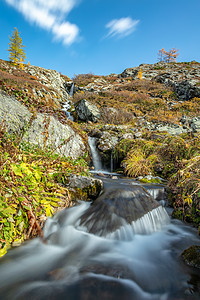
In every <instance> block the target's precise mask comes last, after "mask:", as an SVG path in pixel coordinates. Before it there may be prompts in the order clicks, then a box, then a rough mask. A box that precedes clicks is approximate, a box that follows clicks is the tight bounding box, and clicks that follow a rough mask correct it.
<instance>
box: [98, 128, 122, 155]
mask: <svg viewBox="0 0 200 300" xmlns="http://www.w3.org/2000/svg"><path fill="white" fill-rule="evenodd" d="M117 143H118V135H117V134H116V133H113V134H111V133H110V132H108V131H104V132H103V134H102V136H101V138H100V139H99V140H98V149H99V150H100V151H103V152H105V151H112V150H113V148H114V147H115V146H116V145H117Z"/></svg>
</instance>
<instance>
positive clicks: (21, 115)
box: [0, 92, 31, 135]
mask: <svg viewBox="0 0 200 300" xmlns="http://www.w3.org/2000/svg"><path fill="white" fill-rule="evenodd" d="M30 119H31V113H30V112H29V110H28V109H27V108H26V107H25V106H24V105H22V104H21V103H20V102H19V101H17V100H16V99H15V98H14V97H10V96H8V95H6V94H5V93H4V92H0V124H1V123H2V122H3V123H4V127H5V128H6V131H7V132H8V133H9V134H13V133H14V134H17V135H21V134H22V133H23V131H24V130H25V128H27V126H28V125H29V122H30Z"/></svg>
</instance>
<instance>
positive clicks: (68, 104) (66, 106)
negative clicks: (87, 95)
mask: <svg viewBox="0 0 200 300" xmlns="http://www.w3.org/2000/svg"><path fill="white" fill-rule="evenodd" d="M73 94H74V83H72V86H71V88H70V92H69V96H70V97H73ZM70 109H71V102H70V100H67V101H66V102H65V103H64V105H63V109H62V110H63V111H64V112H65V113H66V116H67V119H68V120H71V121H74V118H73V116H72V115H71V113H70Z"/></svg>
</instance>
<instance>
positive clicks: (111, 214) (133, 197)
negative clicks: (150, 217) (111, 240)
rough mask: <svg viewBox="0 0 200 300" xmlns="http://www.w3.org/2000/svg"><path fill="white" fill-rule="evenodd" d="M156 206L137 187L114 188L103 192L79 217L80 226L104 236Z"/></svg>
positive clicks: (143, 191) (140, 188)
mask: <svg viewBox="0 0 200 300" xmlns="http://www.w3.org/2000/svg"><path fill="white" fill-rule="evenodd" d="M158 206H159V204H158V202H157V201H155V200H154V199H153V197H151V196H150V194H149V193H148V192H147V191H146V190H145V189H144V188H142V187H141V186H139V185H135V186H132V187H130V188H128V187H127V188H126V189H123V188H121V187H119V188H117V187H115V188H111V189H109V190H107V191H105V192H104V193H103V194H102V195H101V196H100V197H99V198H98V199H97V200H96V201H95V202H94V203H93V204H92V205H91V206H90V207H89V209H88V210H87V211H86V212H85V213H84V214H83V215H82V217H81V225H83V226H85V227H86V228H87V230H88V231H89V232H91V233H94V234H96V235H99V236H106V235H107V234H110V233H112V232H114V231H116V230H117V229H119V228H120V227H121V226H124V224H127V223H128V224H131V223H132V222H133V221H136V220H138V219H139V218H141V217H143V216H144V215H145V214H146V213H148V212H149V211H151V210H153V209H154V208H157V207H158Z"/></svg>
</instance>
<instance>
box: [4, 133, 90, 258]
mask: <svg viewBox="0 0 200 300" xmlns="http://www.w3.org/2000/svg"><path fill="white" fill-rule="evenodd" d="M0 140H1V144H0V165H1V167H0V175H1V177H0V221H1V225H0V255H1V256H2V255H4V254H5V253H6V251H7V249H8V248H9V247H10V246H15V245H18V244H20V243H21V242H22V241H23V240H26V239H29V238H31V237H34V236H36V235H41V234H42V230H41V229H42V227H43V225H44V222H45V221H46V219H47V217H50V216H52V215H53V214H54V213H55V212H56V211H57V210H59V209H63V208H65V207H69V206H72V205H73V202H72V201H71V198H70V193H69V191H68V189H67V188H66V187H65V185H64V183H65V182H66V178H67V177H68V176H70V175H71V174H76V175H89V170H88V167H87V163H86V161H85V160H84V159H83V158H80V159H77V160H72V159H71V158H67V157H60V156H59V155H55V154H53V152H52V151H50V150H48V149H45V150H41V149H39V148H36V147H33V146H32V145H29V144H23V145H20V140H19V139H18V140H17V139H14V138H12V137H11V136H8V135H7V134H6V133H5V132H4V131H2V130H1V131H0Z"/></svg>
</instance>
